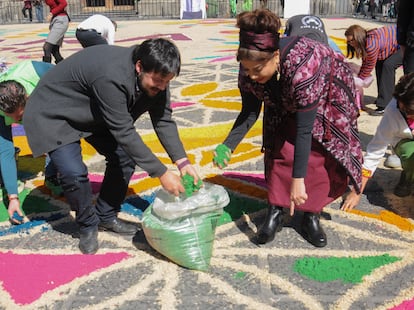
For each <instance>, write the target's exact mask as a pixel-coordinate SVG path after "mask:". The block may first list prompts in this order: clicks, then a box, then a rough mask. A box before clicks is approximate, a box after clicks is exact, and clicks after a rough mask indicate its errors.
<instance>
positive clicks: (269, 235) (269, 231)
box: [257, 206, 283, 244]
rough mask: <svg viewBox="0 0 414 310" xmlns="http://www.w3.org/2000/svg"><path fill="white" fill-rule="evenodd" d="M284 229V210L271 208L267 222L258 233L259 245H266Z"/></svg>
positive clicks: (275, 207)
mask: <svg viewBox="0 0 414 310" xmlns="http://www.w3.org/2000/svg"><path fill="white" fill-rule="evenodd" d="M282 228H283V208H281V207H277V206H269V208H268V209H267V214H266V218H265V221H264V223H263V225H262V227H260V229H259V231H258V232H257V243H259V244H265V243H268V242H270V241H272V240H273V239H274V238H275V234H276V233H277V232H279V231H281V230H282Z"/></svg>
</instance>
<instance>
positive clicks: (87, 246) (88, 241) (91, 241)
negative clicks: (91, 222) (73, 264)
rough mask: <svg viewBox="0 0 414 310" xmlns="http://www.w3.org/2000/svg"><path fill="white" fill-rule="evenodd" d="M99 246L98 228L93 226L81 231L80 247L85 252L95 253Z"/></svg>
mask: <svg viewBox="0 0 414 310" xmlns="http://www.w3.org/2000/svg"><path fill="white" fill-rule="evenodd" d="M98 248H99V245H98V229H96V228H93V229H91V230H88V231H86V232H81V233H80V237H79V249H80V250H81V252H82V253H83V254H95V253H96V252H97V251H98Z"/></svg>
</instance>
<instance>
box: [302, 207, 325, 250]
mask: <svg viewBox="0 0 414 310" xmlns="http://www.w3.org/2000/svg"><path fill="white" fill-rule="evenodd" d="M319 217H320V215H319V214H318V213H311V212H304V213H303V221H302V232H303V236H304V237H305V239H306V240H307V241H309V242H310V243H311V244H312V245H314V246H316V247H318V248H322V247H324V246H325V245H326V244H327V240H326V234H325V232H324V231H323V229H322V227H321V224H320V223H319Z"/></svg>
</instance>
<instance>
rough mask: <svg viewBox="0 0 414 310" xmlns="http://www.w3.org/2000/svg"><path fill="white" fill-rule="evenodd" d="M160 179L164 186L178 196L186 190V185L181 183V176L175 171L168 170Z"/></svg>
mask: <svg viewBox="0 0 414 310" xmlns="http://www.w3.org/2000/svg"><path fill="white" fill-rule="evenodd" d="M159 179H160V182H161V185H162V187H163V188H164V189H165V190H166V191H167V192H169V193H170V194H171V195H174V196H178V195H180V193H184V192H185V189H184V186H183V185H182V184H181V178H180V177H179V176H178V175H176V174H175V173H173V172H171V171H168V170H167V171H166V172H165V173H164V174H163V175H162V176H160V178H159ZM197 180H198V179H197Z"/></svg>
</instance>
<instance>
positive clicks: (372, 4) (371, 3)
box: [368, 0, 377, 19]
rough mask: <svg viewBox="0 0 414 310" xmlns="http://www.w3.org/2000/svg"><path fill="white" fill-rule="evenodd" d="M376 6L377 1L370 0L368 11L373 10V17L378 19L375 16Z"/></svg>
mask: <svg viewBox="0 0 414 310" xmlns="http://www.w3.org/2000/svg"><path fill="white" fill-rule="evenodd" d="M376 8H377V3H376V2H375V0H369V9H368V11H369V12H371V18H372V19H377V18H376V17H375V10H376Z"/></svg>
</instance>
